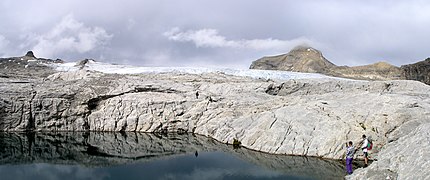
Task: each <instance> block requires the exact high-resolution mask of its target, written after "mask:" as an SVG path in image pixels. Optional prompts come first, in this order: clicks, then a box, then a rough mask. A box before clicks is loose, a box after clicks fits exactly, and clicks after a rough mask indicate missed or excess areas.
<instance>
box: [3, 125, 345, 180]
mask: <svg viewBox="0 0 430 180" xmlns="http://www.w3.org/2000/svg"><path fill="white" fill-rule="evenodd" d="M344 175H345V171H344V165H343V164H342V163H340V162H338V161H331V160H323V159H319V158H306V157H298V156H284V155H271V154H266V153H260V152H256V151H251V150H248V149H245V148H240V149H233V147H232V146H229V145H226V144H222V143H219V142H217V141H215V140H213V139H211V138H207V137H204V136H198V135H192V134H182V135H179V134H168V135H160V134H158V135H157V134H147V133H85V132H63V133H0V177H1V179H62V180H66V179H343V177H344Z"/></svg>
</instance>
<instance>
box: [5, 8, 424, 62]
mask: <svg viewBox="0 0 430 180" xmlns="http://www.w3.org/2000/svg"><path fill="white" fill-rule="evenodd" d="M0 9H1V13H0V57H9V56H21V55H23V54H24V53H25V52H26V51H27V50H33V51H34V53H35V55H36V56H38V57H46V58H52V59H56V58H61V59H63V60H66V61H76V60H80V59H83V58H93V59H96V60H99V61H103V62H111V63H120V64H131V65H140V66H194V67H197V66H206V67H231V68H248V67H249V65H250V64H251V62H252V61H253V60H256V59H258V58H260V57H262V56H268V55H277V54H282V53H286V52H288V51H289V50H291V48H293V47H294V46H297V45H303V44H306V45H309V46H312V47H314V48H316V49H319V50H321V51H322V52H323V54H324V55H325V57H326V58H327V59H329V60H330V61H332V62H334V63H335V64H337V65H349V66H353V65H362V64H368V63H374V62H377V61H387V62H389V63H391V64H394V65H401V64H407V63H413V62H416V61H420V60H423V59H425V58H426V57H430V43H429V42H430V1H427V0H408V1H403V0H402V1H401V0H380V1H372V0H360V1H352V0H351V1H350V0H324V1H321V0H294V1H293V0H260V1H249V0H234V1H232V0H211V1H209V0H207V1H202V0H124V1H117V0H91V1H88V0H85V1H84V0H61V1H58V0H37V1H33V0H27V1H24V0H1V1H0Z"/></svg>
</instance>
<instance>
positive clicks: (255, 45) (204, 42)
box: [163, 27, 318, 50]
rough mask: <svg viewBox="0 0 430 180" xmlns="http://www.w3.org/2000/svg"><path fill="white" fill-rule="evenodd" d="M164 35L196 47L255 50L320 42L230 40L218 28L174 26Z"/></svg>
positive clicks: (305, 40)
mask: <svg viewBox="0 0 430 180" xmlns="http://www.w3.org/2000/svg"><path fill="white" fill-rule="evenodd" d="M163 35H164V36H165V37H167V38H168V39H169V40H171V41H176V42H192V43H194V45H195V46H196V47H213V48H214V47H229V48H241V49H253V50H286V49H291V48H292V47H294V46H297V45H303V44H308V45H311V44H312V45H315V44H318V43H316V42H314V41H312V40H309V39H307V38H303V37H301V38H296V39H292V40H279V39H273V38H267V39H250V40H247V39H241V40H228V39H227V38H226V37H224V36H222V35H219V34H218V31H217V30H216V29H200V30H188V31H181V30H180V29H179V28H177V27H176V28H172V29H171V30H170V31H167V32H164V33H163Z"/></svg>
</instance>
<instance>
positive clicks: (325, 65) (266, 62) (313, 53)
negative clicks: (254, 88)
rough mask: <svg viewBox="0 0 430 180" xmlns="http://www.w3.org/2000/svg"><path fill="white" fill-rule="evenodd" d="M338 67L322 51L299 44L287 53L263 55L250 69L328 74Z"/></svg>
mask: <svg viewBox="0 0 430 180" xmlns="http://www.w3.org/2000/svg"><path fill="white" fill-rule="evenodd" d="M334 67H336V65H334V64H333V63H331V62H330V61H328V60H327V59H326V58H325V57H324V56H323V55H322V53H321V52H320V51H318V50H316V49H314V48H312V47H306V46H298V47H296V48H294V49H293V50H291V51H290V52H289V53H287V54H282V55H279V56H269V57H263V58H261V59H259V60H257V61H254V62H253V63H252V64H251V67H250V69H265V70H284V71H295V72H309V73H322V74H327V73H329V70H330V69H331V68H334Z"/></svg>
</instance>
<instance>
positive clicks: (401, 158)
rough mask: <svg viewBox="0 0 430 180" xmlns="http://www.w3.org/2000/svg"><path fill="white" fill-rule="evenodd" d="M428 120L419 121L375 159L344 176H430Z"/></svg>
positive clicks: (367, 177) (361, 177)
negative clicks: (419, 122) (366, 166)
mask: <svg viewBox="0 0 430 180" xmlns="http://www.w3.org/2000/svg"><path fill="white" fill-rule="evenodd" d="M429 129H430V123H429V122H428V121H427V123H424V124H421V125H420V126H418V127H417V128H415V130H413V131H412V132H411V133H409V134H408V135H406V136H404V137H401V138H399V140H397V141H394V142H392V143H389V144H387V145H386V146H384V148H383V149H382V150H381V151H380V153H379V154H378V161H376V162H373V163H372V164H371V165H370V166H369V167H368V168H364V169H359V170H356V172H354V173H353V175H351V176H347V179H429V178H430V171H429V169H430V146H429V142H430V133H429Z"/></svg>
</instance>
